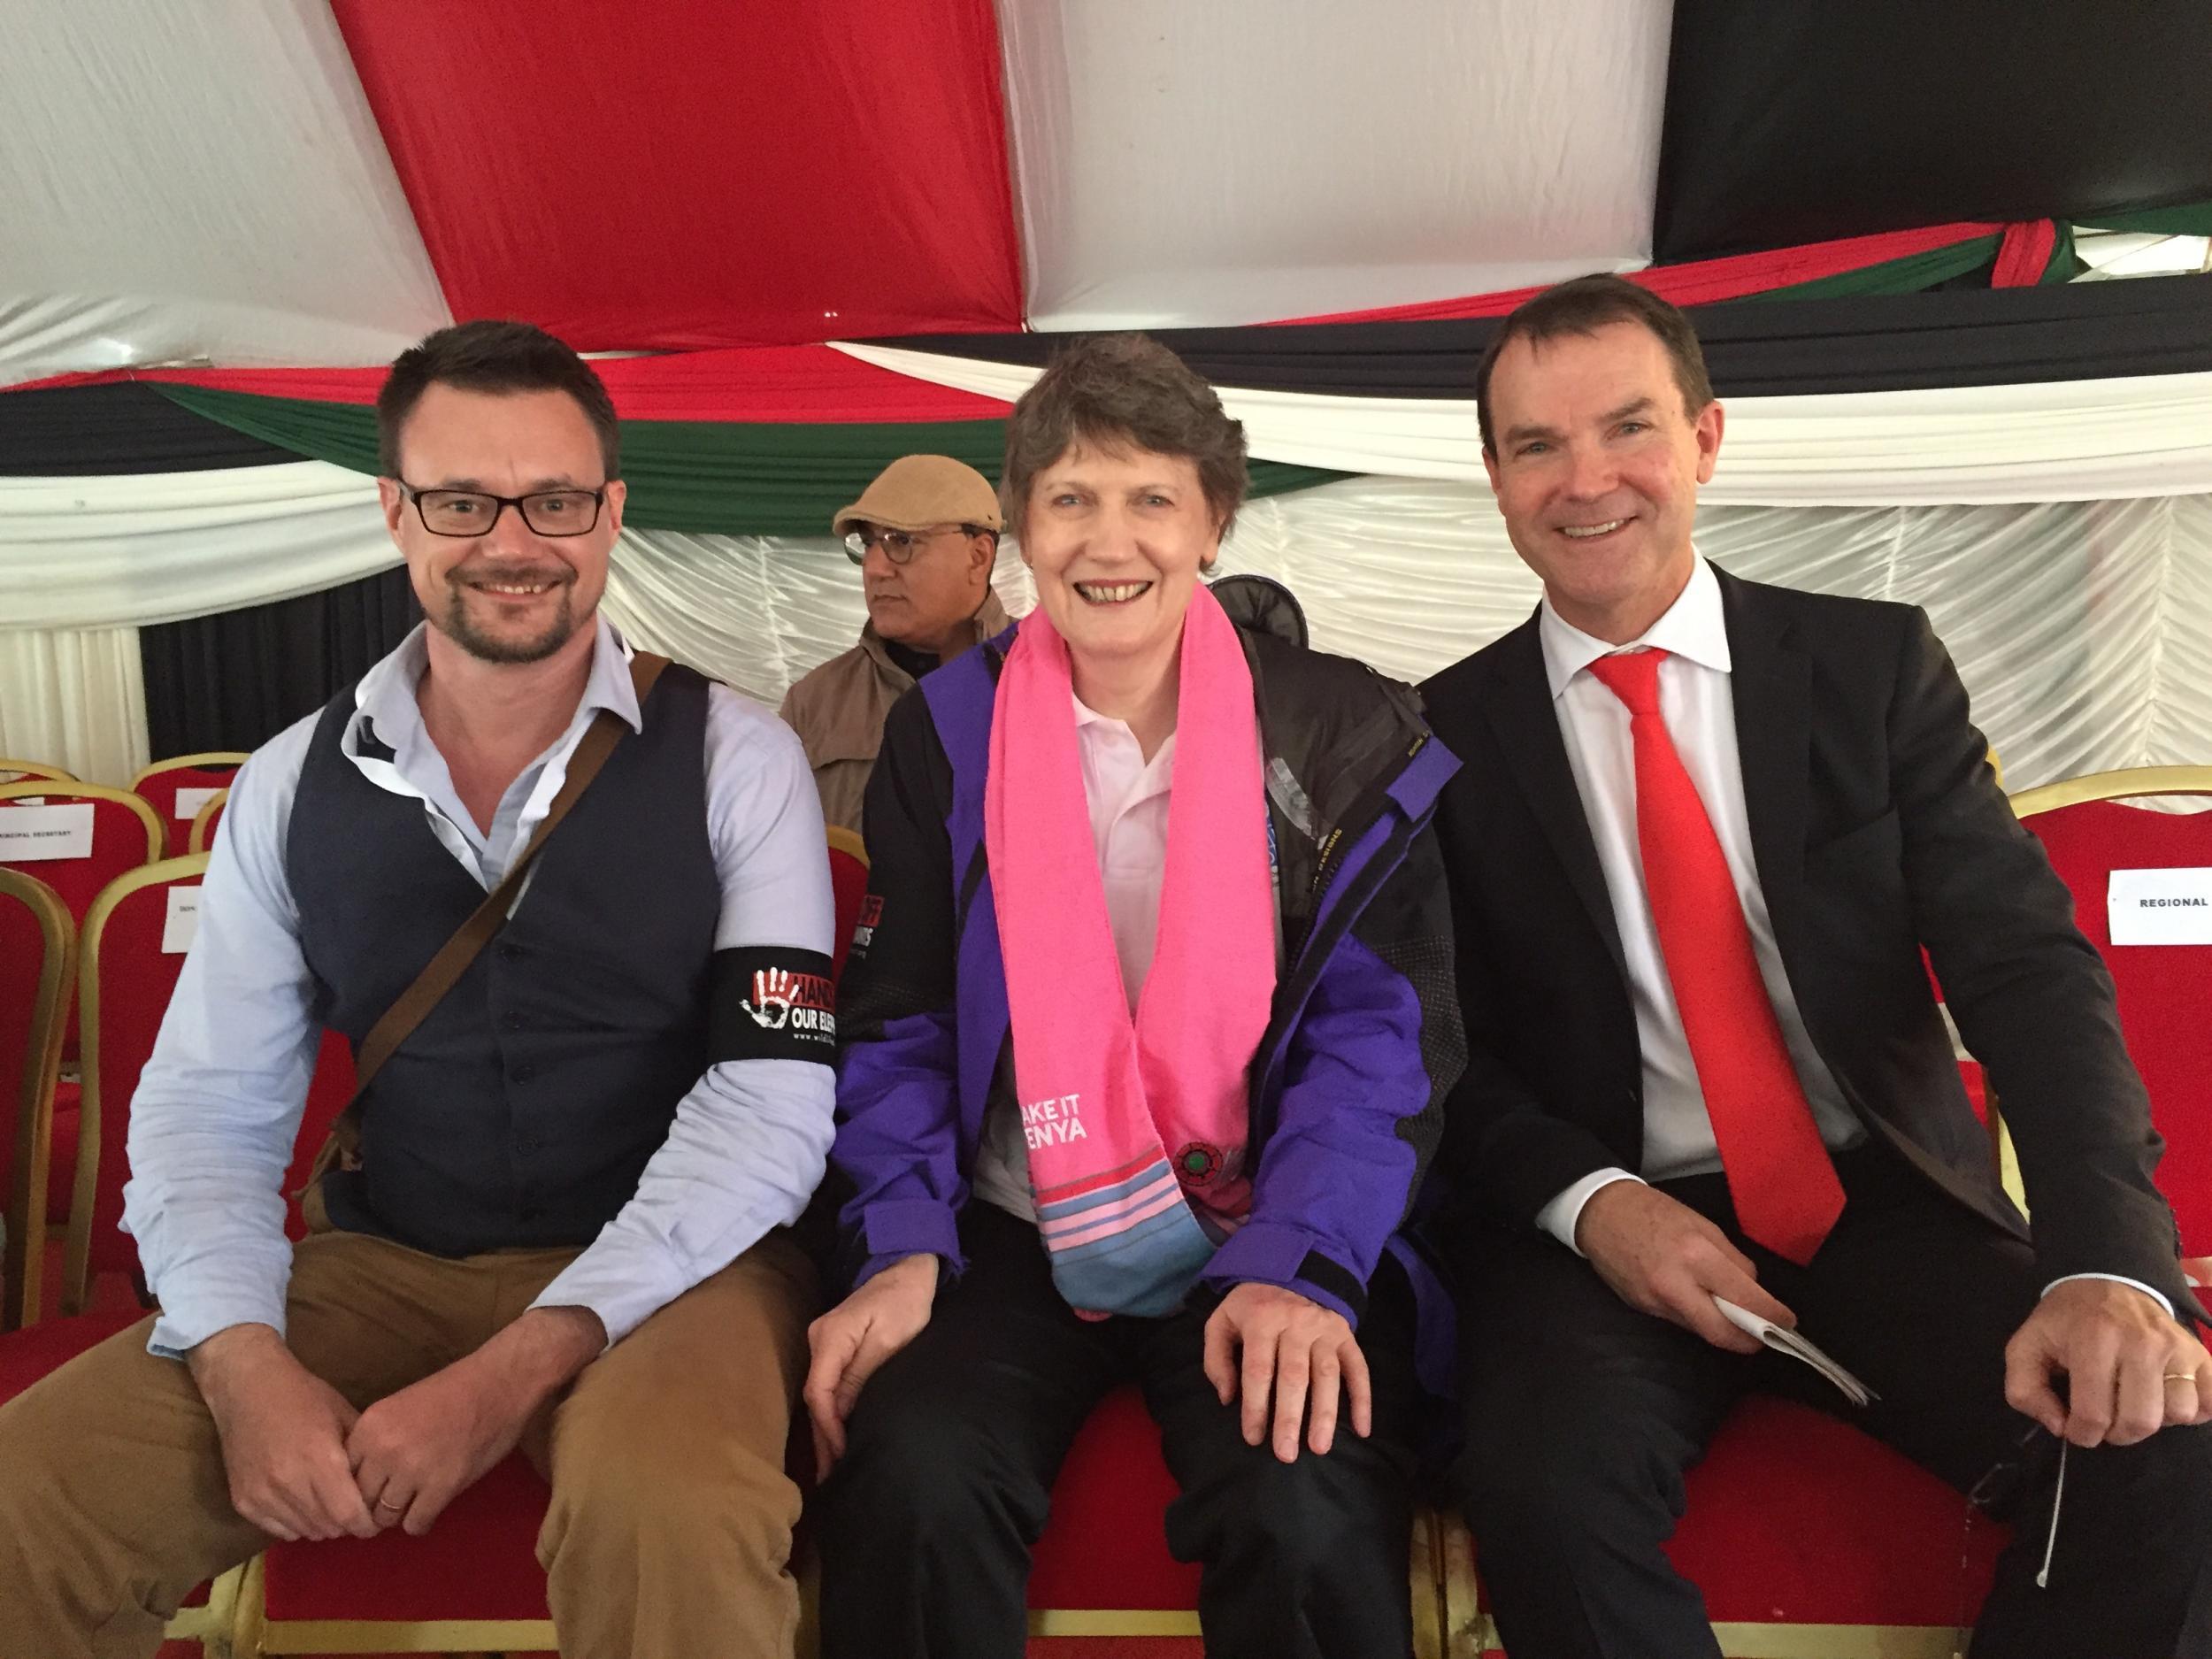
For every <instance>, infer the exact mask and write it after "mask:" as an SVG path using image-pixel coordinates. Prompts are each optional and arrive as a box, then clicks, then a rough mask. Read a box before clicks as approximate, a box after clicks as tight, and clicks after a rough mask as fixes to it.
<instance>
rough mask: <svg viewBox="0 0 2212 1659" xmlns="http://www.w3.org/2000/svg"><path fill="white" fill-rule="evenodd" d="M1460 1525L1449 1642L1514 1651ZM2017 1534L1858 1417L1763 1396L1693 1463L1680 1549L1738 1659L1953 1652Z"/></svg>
mask: <svg viewBox="0 0 2212 1659" xmlns="http://www.w3.org/2000/svg"><path fill="white" fill-rule="evenodd" d="M2009 1536H2010V1533H2009V1532H2008V1529H2006V1528H2004V1527H2002V1526H2000V1525H1997V1524H1996V1523H1994V1522H1993V1521H1991V1520H1990V1519H1989V1518H1988V1517H1986V1516H1983V1515H1980V1514H1978V1512H1976V1511H1974V1510H1973V1509H1971V1508H1970V1506H1969V1505H1968V1504H1967V1502H1966V1501H1965V1500H1964V1499H1963V1498H1962V1497H1960V1496H1959V1494H1957V1493H1955V1492H1954V1491H1952V1490H1951V1488H1950V1487H1948V1486H1945V1485H1944V1484H1943V1482H1941V1481H1940V1480H1939V1479H1936V1478H1935V1477H1934V1476H1933V1475H1931V1474H1929V1473H1928V1472H1927V1471H1924V1470H1923V1469H1921V1468H1920V1467H1919V1466H1918V1465H1916V1464H1915V1463H1912V1462H1911V1461H1910V1460H1909V1459H1908V1458H1906V1457H1905V1456H1904V1455H1901V1454H1900V1453H1897V1452H1893V1451H1892V1450H1890V1449H1889V1448H1887V1447H1886V1446H1883V1445H1880V1444H1878V1442H1876V1441H1874V1440H1870V1439H1868V1438H1867V1437H1866V1436H1865V1435H1863V1434H1861V1433H1860V1432H1858V1431H1857V1430H1856V1429H1854V1428H1852V1427H1850V1426H1849V1425H1847V1424H1845V1423H1842V1422H1840V1421H1839V1420H1837V1419H1836V1418H1834V1417H1828V1416H1826V1415H1825V1414H1824V1413H1822V1412H1818V1411H1815V1410H1813V1409H1810V1408H1809V1407H1807V1406H1801V1405H1798V1404H1795V1403H1794V1402H1789V1401H1784V1400H1770V1399H1765V1398H1756V1397H1755V1398H1753V1399H1750V1400H1747V1401H1746V1402H1744V1403H1743V1404H1742V1405H1741V1406H1740V1407H1738V1408H1737V1409H1736V1410H1735V1411H1734V1412H1733V1413H1732V1414H1731V1416H1730V1417H1729V1419H1728V1421H1727V1422H1726V1423H1725V1424H1724V1425H1722V1427H1721V1431H1720V1432H1719V1433H1718V1434H1717V1435H1716V1436H1715V1437H1714V1440H1713V1443H1712V1445H1711V1447H1710V1448H1709V1450H1708V1451H1707V1453H1706V1456H1705V1461H1704V1462H1702V1463H1700V1464H1699V1465H1698V1466H1697V1467H1696V1468H1695V1469H1694V1470H1693V1471H1691V1473H1690V1478H1689V1502H1688V1507H1687V1509H1686V1513H1685V1515H1684V1517H1683V1520H1682V1525H1681V1526H1680V1527H1679V1528H1678V1529H1677V1531H1676V1533H1675V1536H1674V1539H1673V1540H1672V1541H1671V1543H1670V1544H1669V1545H1668V1547H1667V1554H1668V1555H1669V1556H1670V1557H1671V1559H1672V1560H1673V1562H1674V1564H1675V1566H1676V1568H1677V1569H1678V1570H1679V1571H1681V1572H1682V1573H1683V1574H1684V1576H1686V1578H1689V1579H1690V1580H1691V1581H1692V1582H1693V1583H1694V1584H1695V1585H1697V1586H1698V1587H1699V1588H1700V1589H1701V1590H1702V1591H1703V1592H1704V1594H1705V1601H1706V1608H1707V1610H1708V1613H1709V1616H1710V1617H1711V1618H1712V1620H1713V1628H1714V1632H1715V1634H1716V1635H1717V1637H1718V1639H1719V1641H1720V1645H1721V1650H1722V1651H1723V1652H1724V1653H1725V1654H1728V1655H1731V1659H1952V1655H1955V1654H1956V1653H1957V1652H1959V1651H1960V1644H1961V1642H1962V1640H1963V1639H1964V1632H1965V1631H1966V1630H1967V1629H1968V1628H1970V1626H1971V1625H1972V1624H1973V1621H1974V1618H1975V1616H1976V1615H1977V1614H1978V1612H1979V1610H1980V1608H1981V1603H1982V1598H1983V1597H1984V1596H1985V1595H1986V1594H1988V1592H1989V1585H1990V1579H1991V1577H1992V1575H1993V1573H1994V1571H1995V1570H1996V1564H1997V1556H1998V1554H1999V1552H2000V1551H2001V1550H2002V1548H2004V1544H2005V1541H2006V1540H2007V1539H2008V1537H2009ZM1446 1548H1447V1571H1446V1598H1447V1602H1448V1612H1447V1619H1448V1629H1449V1632H1450V1640H1449V1644H1448V1647H1447V1648H1446V1651H1447V1652H1448V1653H1449V1654H1451V1655H1462V1654H1465V1655H1476V1654H1498V1653H1503V1652H1505V1651H1506V1650H1505V1649H1504V1648H1502V1647H1499V1646H1498V1643H1497V1637H1496V1632H1495V1630H1494V1627H1493V1625H1492V1624H1491V1622H1490V1619H1489V1617H1487V1615H1486V1614H1485V1613H1483V1611H1482V1610H1481V1606H1480V1600H1479V1590H1480V1586H1479V1582H1478V1580H1477V1578H1476V1574H1475V1571H1474V1561H1473V1552H1472V1548H1471V1545H1470V1544H1469V1542H1468V1540H1467V1535H1466V1532H1465V1529H1464V1527H1463V1525H1460V1524H1459V1522H1458V1521H1457V1519H1456V1517H1454V1518H1453V1519H1452V1520H1451V1521H1450V1522H1448V1540H1447V1546H1446Z"/></svg>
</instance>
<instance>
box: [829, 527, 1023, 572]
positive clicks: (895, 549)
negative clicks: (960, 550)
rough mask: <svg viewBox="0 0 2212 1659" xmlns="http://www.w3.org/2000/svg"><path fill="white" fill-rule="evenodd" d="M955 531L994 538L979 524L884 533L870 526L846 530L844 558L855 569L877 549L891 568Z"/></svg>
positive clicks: (884, 529) (988, 530) (991, 532)
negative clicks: (869, 550)
mask: <svg viewBox="0 0 2212 1659" xmlns="http://www.w3.org/2000/svg"><path fill="white" fill-rule="evenodd" d="M955 530H957V531H959V532H960V534H962V535H991V534H995V532H993V531H992V530H991V529H990V527H989V526H986V525H979V524H958V525H945V524H941V525H939V526H936V527H935V528H933V529H929V530H887V529H886V528H884V527H883V526H881V525H870V526H868V527H867V528H866V529H865V530H850V531H848V532H847V533H846V534H845V557H847V558H849V559H850V560H852V562H853V563H854V564H856V565H864V564H866V563H867V562H868V549H870V548H872V547H879V548H881V549H883V557H886V558H887V559H889V560H890V561H891V563H893V564H894V565H907V564H911V563H912V562H913V558H914V556H915V555H916V554H917V553H918V552H920V551H921V550H922V548H923V546H924V545H925V544H926V543H927V542H929V541H933V540H934V539H935V538H937V537H938V536H941V535H949V534H951V533H952V532H953V531H955Z"/></svg>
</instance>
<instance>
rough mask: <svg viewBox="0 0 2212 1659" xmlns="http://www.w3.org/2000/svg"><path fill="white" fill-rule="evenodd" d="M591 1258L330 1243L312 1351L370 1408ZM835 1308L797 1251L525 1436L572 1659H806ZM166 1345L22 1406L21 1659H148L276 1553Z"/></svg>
mask: <svg viewBox="0 0 2212 1659" xmlns="http://www.w3.org/2000/svg"><path fill="white" fill-rule="evenodd" d="M576 1255H577V1252H576V1251H574V1250H572V1249H559V1250H514V1251H501V1252H498V1253H495V1254H493V1255H488V1256H471V1257H467V1258H465V1259H462V1260H449V1259H446V1258H443V1257H440V1256H425V1255H423V1254H421V1253H419V1252H418V1251H414V1250H410V1249H407V1248H404V1247H403V1246H400V1245H396V1244H393V1243H390V1242H388V1241H387V1240H381V1239H375V1238H371V1237H368V1236H366V1235H365V1234H361V1233H313V1234H311V1235H310V1236H309V1237H308V1238H307V1239H306V1240H303V1242H302V1243H301V1244H300V1246H299V1247H298V1250H297V1253H296V1257H295V1259H294V1263H293V1270H292V1279H291V1286H290V1290H289V1294H288V1299H287V1318H288V1325H289V1330H288V1341H289V1343H290V1346H291V1348H292V1351H293V1352H294V1353H295V1354H296V1355H297V1356H299V1358H300V1360H301V1362H302V1363H304V1364H305V1365H306V1366H307V1368H308V1369H309V1370H310V1371H313V1372H314V1373H315V1374H316V1375H317V1376H319V1377H321V1378H323V1379H326V1381H328V1382H329V1383H330V1385H331V1386H333V1387H334V1388H336V1389H337V1390H338V1392H339V1393H340V1394H343V1395H344V1396H345V1397H346V1398H347V1399H348V1400H349V1401H350V1402H352V1403H353V1404H354V1405H355V1406H356V1407H360V1408H365V1407H367V1406H368V1405H370V1404H371V1403H372V1402H375V1401H377V1400H379V1399H381V1398H382V1397H383V1396H385V1395H386V1394H392V1393H394V1392H396V1391H397V1390H398V1389H401V1388H403V1387H405V1386H407V1385H409V1384H410V1383H413V1382H416V1381H419V1380H420V1379H422V1378H424V1377H426V1376H428V1375H430V1374H431V1373H432V1372H434V1371H437V1370H439V1369H441V1368H442V1367H443V1366H445V1365H448V1364H449V1363H452V1362H453V1361H455V1360H457V1359H458V1358H460V1357H461V1356H463V1355H465V1354H467V1353H469V1352H471V1351H472V1350H473V1349H474V1348H478V1347H480V1345H481V1344H482V1343H483V1342H484V1341H485V1340H487V1339H488V1338H489V1337H490V1336H491V1335H492V1334H493V1333H495V1331H497V1330H499V1329H500V1328H501V1327H502V1326H503V1325H506V1324H508V1323H509V1322H510V1321H511V1320H512V1319H514V1318H515V1317H517V1316H518V1315H519V1314H520V1313H522V1312H523V1311H524V1310H526V1308H528V1307H529V1305H530V1303H531V1302H533V1301H534V1300H535V1298H536V1297H537V1295H538V1294H539V1293H540V1292H541V1291H542V1290H543V1289H544V1288H545V1286H547V1285H548V1284H549V1283H550V1282H551V1280H552V1279H553V1278H554V1276H555V1275H556V1274H557V1273H558V1272H559V1271H561V1269H562V1268H564V1267H565V1266H566V1265H567V1264H568V1263H569V1262H571V1261H572V1260H573V1259H574V1257H575V1256H576ZM814 1300H815V1288H814V1274H813V1270H812V1269H811V1267H810V1265H809V1264H808V1263H807V1261H806V1259H805V1257H804V1256H803V1255H802V1254H801V1253H800V1251H799V1250H798V1248H796V1247H795V1246H794V1245H793V1244H792V1243H790V1241H789V1240H787V1239H785V1238H783V1237H781V1236H780V1235H776V1236H772V1237H771V1238H769V1239H767V1240H764V1241H763V1242H762V1243H760V1244H758V1245H757V1246H756V1247H755V1248H752V1249H751V1250H749V1251H748V1252H747V1253H746V1254H745V1255H744V1256H741V1257H739V1258H738V1260H737V1261H735V1262H733V1263H731V1264H730V1265H729V1266H728V1267H726V1268H725V1269H724V1270H723V1271H721V1272H719V1273H717V1274H715V1275H714V1276H713V1277H712V1278H710V1279H707V1280H706V1281H704V1282H703V1283H702V1284H700V1285H699V1286H695V1288H693V1289H692V1290H690V1291H687V1293H685V1294H683V1295H681V1296H679V1297H678V1298H677V1299H676V1300H675V1301H674V1302H671V1303H669V1304H668V1305H667V1306H666V1307H664V1308H663V1309H662V1310H660V1311H659V1312H657V1313H656V1314H654V1315H653V1316H652V1317H650V1318H649V1319H647V1320H646V1321H645V1322H644V1323H643V1324H642V1325H639V1326H638V1328H637V1329H636V1330H635V1331H634V1332H633V1333H631V1334H630V1335H629V1336H628V1337H626V1339H625V1340H622V1341H620V1342H618V1343H617V1344H616V1345H615V1346H614V1347H613V1348H610V1349H609V1350H608V1351H607V1352H606V1353H605V1354H604V1355H603V1356H601V1357H600V1358H599V1359H597V1360H595V1361H594V1362H593V1363H591V1364H590V1365H589V1366H588V1367H587V1368H586V1369H585V1371H583V1373H582V1374H581V1375H580V1377H579V1378H578V1379H577V1380H576V1382H575V1384H574V1385H573V1386H572V1387H571V1388H570V1389H569V1390H568V1392H567V1393H566V1394H565V1395H564V1396H562V1397H561V1398H560V1399H558V1400H557V1402H554V1404H553V1405H552V1406H550V1407H549V1409H548V1410H547V1411H546V1412H545V1413H543V1414H541V1417H539V1419H538V1420H536V1421H534V1423H533V1424H532V1425H531V1426H530V1429H529V1431H528V1432H526V1433H525V1435H524V1436H523V1441H522V1449H523V1450H524V1451H525V1452H526V1453H527V1454H529V1455H530V1457H531V1459H532V1461H533V1462H534V1463H537V1464H538V1466H539V1468H540V1469H541V1471H543V1472H544V1473H545V1474H546V1476H547V1478H548V1479H549V1481H550V1483H551V1485H552V1488H553V1500H552V1504H551V1507H550V1508H549V1509H548V1511H547V1513H546V1517H545V1525H544V1526H543V1528H542V1529H541V1531H540V1532H539V1534H538V1559H539V1561H540V1562H541V1563H543V1564H544V1567H545V1570H546V1574H547V1582H548V1594H549V1598H550V1604H551V1609H552V1614H553V1622H554V1624H555V1625H556V1626H557V1629H558V1631H559V1632H560V1643H561V1652H562V1653H563V1654H564V1655H569V1656H570V1659H698V1656H699V1655H710V1654H711V1655H748V1656H750V1655H759V1659H783V1656H785V1655H789V1654H790V1653H791V1651H792V1644H793V1641H794V1640H795V1632H796V1630H797V1624H798V1617H799V1601H798V1591H797V1587H796V1586H795V1583H794V1581H793V1579H792V1578H791V1575H790V1572H789V1571H788V1562H789V1555H790V1548H791V1529H792V1526H793V1525H794V1524H795V1522H796V1521H797V1519H798V1515H799V1490H798V1488H797V1487H796V1486H794V1485H793V1484H792V1482H791V1480H790V1479H789V1478H788V1477H787V1475H786V1474H785V1472H784V1449H785V1443H786V1438H787V1433H788V1432H789V1427H790V1422H791V1412H792V1409H793V1403H794V1402H795V1399H796V1397H797V1394H798V1389H799V1384H800V1382H801V1380H802V1379H803V1376H804V1374H805V1368H806V1325H807V1320H808V1318H809V1317H810V1315H811V1313H812V1311H813V1306H814ZM150 1328H151V1322H150V1321H147V1322H145V1323H142V1324H140V1325H136V1326H134V1328H133V1329H131V1330H128V1331H126V1332H124V1333H121V1334H120V1335H119V1336H116V1337H114V1338H112V1339H111V1340H108V1341H106V1342H104V1343H102V1344H101V1345H100V1346H99V1347H98V1348H94V1349H92V1350H91V1351H90V1352H88V1353H86V1354H84V1355H81V1356H79V1357H78V1358H76V1359H74V1360H73V1361H71V1362H70V1363H68V1364H67V1365H65V1366H63V1367H62V1368H61V1369H60V1370H59V1371H56V1372H54V1373H53V1374H52V1375H51V1376H49V1377H47V1378H45V1379H43V1380H42V1381H40V1382H39V1383H37V1384H35V1385H34V1386H32V1387H31V1388H29V1389H27V1390H26V1391H25V1392H24V1393H23V1394H19V1395H18V1396H17V1397H16V1398H15V1399H14V1400H13V1401H12V1402H9V1403H8V1404H7V1405H5V1406H4V1407H0V1659H74V1656H77V1655H83V1656H84V1659H142V1656H143V1655H150V1654H152V1653H153V1652H154V1650H155V1648H156V1647H157V1646H158V1645H159V1643H160V1640H161V1633H162V1629H163V1626H164V1625H165V1623H166V1622H167V1620H168V1618H169V1616H170V1615H171V1614H172V1613H173V1612H174V1611H175V1609H176V1608H177V1605H178V1603H179V1602H180V1601H181V1600H182V1599H183V1597H184V1596H185V1595H186V1594H188V1593H189V1592H190V1591H191V1589H192V1588H193V1586H196V1585H197V1584H198V1583H200V1582H201V1581H202V1580H203V1579H204V1578H210V1577H212V1576H213V1575H214V1574H216V1573H219V1572H220V1571H223V1570H224V1569H226V1568H228V1567H231V1566H233V1565H234V1564H236V1563H238V1562H240V1561H242V1560H245V1559H246V1558H248V1557H249V1556H250V1555H254V1554H255V1553H257V1551H259V1550H261V1549H262V1548H265V1547H266V1545H267V1544H268V1542H269V1541H270V1540H268V1539H267V1538H266V1537H265V1536H264V1535H263V1534H262V1533H261V1532H259V1530H258V1529H257V1528H255V1527H253V1526H251V1525H248V1524H247V1523H246V1522H245V1521H243V1520H242V1519H241V1518H240V1517H239V1515H238V1513H237V1511H236V1510H235V1509H233V1508H232V1507H231V1502H230V1498H229V1493H228V1483H227V1479H226V1477H225V1474H224V1469H223V1456H222V1448H221V1445H220V1443H219V1440H218V1439H217V1436H216V1432H215V1425H214V1423H213V1420H212V1419H211V1417H209V1415H208V1410H207V1408H206V1406H205V1405H204V1403H203V1402H202V1401H201V1399H200V1394H199V1391H198V1389H197V1388H196V1387H195V1386H193V1383H192V1379H191V1376H190V1374H189V1372H188V1371H186V1369H185V1367H184V1366H183V1365H181V1364H180V1363H177V1362H176V1361H173V1360H166V1359H157V1358H155V1357H154V1356H151V1355H150V1354H148V1353H147V1352H146V1338H147V1333H148V1332H149V1331H150ZM435 1535H436V1532H435V1528H434V1529H433V1533H432V1536H433V1537H435ZM452 1542H453V1545H454V1547H455V1548H466V1540H464V1539H460V1538H456V1539H454V1540H452Z"/></svg>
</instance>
